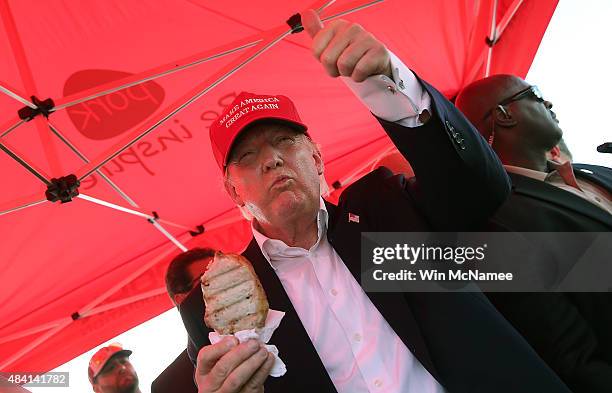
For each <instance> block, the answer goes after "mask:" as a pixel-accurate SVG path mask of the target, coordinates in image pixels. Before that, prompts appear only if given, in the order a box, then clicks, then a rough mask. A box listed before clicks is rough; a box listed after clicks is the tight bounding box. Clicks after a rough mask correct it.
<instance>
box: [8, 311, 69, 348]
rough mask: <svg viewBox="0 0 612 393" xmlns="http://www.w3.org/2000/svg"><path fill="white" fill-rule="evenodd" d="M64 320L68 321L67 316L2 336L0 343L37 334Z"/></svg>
mask: <svg viewBox="0 0 612 393" xmlns="http://www.w3.org/2000/svg"><path fill="white" fill-rule="evenodd" d="M62 321H66V318H65V317H64V318H60V319H57V320H55V321H52V322H48V323H45V324H44V325H40V326H37V327H35V328H32V329H28V330H22V331H20V332H17V333H14V334H9V335H8V336H4V337H0V344H4V343H6V342H9V341H14V340H17V339H19V338H22V337H26V336H30V335H32V334H36V333H38V332H42V331H45V330H49V329H52V328H54V327H56V326H58V325H59V324H61V323H62Z"/></svg>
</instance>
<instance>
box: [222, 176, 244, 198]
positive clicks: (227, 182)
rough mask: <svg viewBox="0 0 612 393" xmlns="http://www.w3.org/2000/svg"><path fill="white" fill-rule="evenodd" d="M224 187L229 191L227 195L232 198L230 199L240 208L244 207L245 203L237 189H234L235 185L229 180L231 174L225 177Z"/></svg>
mask: <svg viewBox="0 0 612 393" xmlns="http://www.w3.org/2000/svg"><path fill="white" fill-rule="evenodd" d="M227 170H229V169H227ZM223 185H224V186H225V191H227V194H228V195H229V196H230V198H232V201H234V203H235V204H236V205H238V206H244V201H243V200H242V198H241V197H240V195H238V192H237V191H236V187H234V184H233V183H232V181H231V180H230V178H229V173H226V174H225V176H224V177H223Z"/></svg>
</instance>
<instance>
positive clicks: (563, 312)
mask: <svg viewBox="0 0 612 393" xmlns="http://www.w3.org/2000/svg"><path fill="white" fill-rule="evenodd" d="M574 173H575V175H576V177H577V178H584V179H587V180H590V181H592V182H593V183H595V184H597V185H599V186H601V187H603V188H604V189H606V190H608V191H609V192H611V191H612V169H610V168H605V167H600V166H595V165H583V164H576V165H574ZM510 178H511V179H512V184H513V185H512V194H511V195H510V197H509V198H508V200H507V201H506V203H504V204H503V205H502V206H501V208H500V209H499V210H498V211H497V212H496V214H495V215H494V217H493V219H492V222H491V223H492V225H491V227H490V228H489V229H491V230H502V231H503V230H509V231H519V232H610V231H611V230H612V215H610V214H608V213H607V212H605V211H604V210H602V209H600V208H599V207H597V206H595V205H593V204H591V203H590V202H587V201H585V200H583V199H582V198H580V197H578V196H576V195H574V194H572V193H570V192H567V191H565V190H562V189H559V188H557V187H555V186H552V185H550V184H547V183H544V182H542V181H539V180H535V179H531V178H528V177H525V176H521V175H516V174H512V173H510ZM562 247H563V245H559V248H562ZM567 252H575V250H567ZM578 253H580V252H578ZM487 296H488V297H489V298H490V299H491V301H492V302H493V303H494V305H495V306H496V307H497V308H498V309H499V310H500V311H501V312H502V314H503V315H504V316H505V317H506V318H507V319H508V320H509V321H510V322H511V323H512V324H513V325H514V326H515V327H516V328H517V329H518V330H519V332H521V333H522V334H523V336H524V337H525V338H526V339H527V341H528V342H529V343H530V344H531V345H532V346H533V347H534V349H535V350H536V351H537V352H538V353H539V354H540V356H542V358H543V359H544V360H545V361H546V362H547V363H548V365H549V366H550V367H551V368H552V369H553V370H555V371H556V372H557V373H558V375H559V376H560V377H561V379H562V380H563V381H564V382H565V383H566V384H567V385H568V387H570V388H571V389H572V390H573V391H574V392H575V393H580V392H612V294H610V293H489V294H487Z"/></svg>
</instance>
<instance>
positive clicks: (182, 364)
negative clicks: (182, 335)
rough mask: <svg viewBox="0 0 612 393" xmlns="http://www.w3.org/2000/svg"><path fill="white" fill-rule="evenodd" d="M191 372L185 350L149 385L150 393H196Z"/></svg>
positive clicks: (191, 368)
mask: <svg viewBox="0 0 612 393" xmlns="http://www.w3.org/2000/svg"><path fill="white" fill-rule="evenodd" d="M193 372H194V370H193V364H192V363H191V360H189V356H187V350H185V351H183V352H181V354H180V355H178V356H177V357H176V359H174V361H173V362H172V363H171V364H170V365H169V366H168V367H166V369H165V370H164V371H163V372H162V373H161V374H159V375H158V376H157V378H155V380H154V381H153V382H152V383H151V393H176V392H180V393H198V388H197V387H196V386H195V383H194V381H193Z"/></svg>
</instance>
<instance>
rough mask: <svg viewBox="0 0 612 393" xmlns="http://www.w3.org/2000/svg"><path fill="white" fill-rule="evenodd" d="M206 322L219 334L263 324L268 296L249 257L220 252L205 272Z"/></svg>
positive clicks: (203, 289) (203, 279)
mask: <svg viewBox="0 0 612 393" xmlns="http://www.w3.org/2000/svg"><path fill="white" fill-rule="evenodd" d="M202 292H203V294H204V303H205V304H206V312H205V315H204V321H205V323H206V325H207V326H208V327H210V328H212V329H215V330H216V331H217V332H218V333H219V334H233V333H235V332H238V331H240V330H246V329H253V328H257V327H263V326H264V324H265V321H266V316H267V314H268V300H267V299H266V294H265V292H264V291H263V288H262V286H261V283H260V282H259V279H258V278H257V275H256V274H255V271H254V270H253V266H251V264H250V263H249V261H248V260H247V259H246V258H244V257H243V256H241V255H236V254H223V253H220V252H217V253H216V254H215V258H214V260H213V261H212V262H211V263H210V264H209V265H208V267H207V270H206V272H205V273H204V275H203V276H202Z"/></svg>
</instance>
